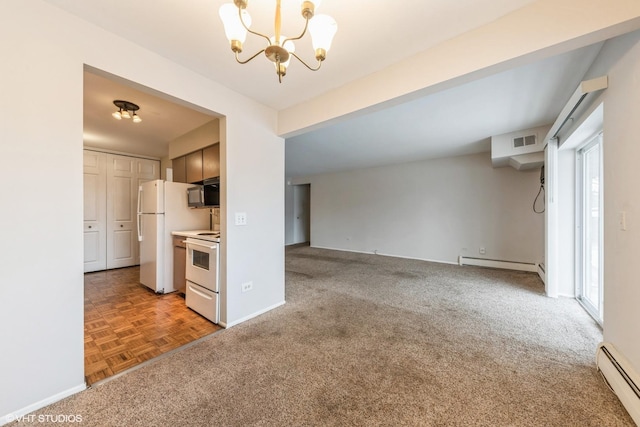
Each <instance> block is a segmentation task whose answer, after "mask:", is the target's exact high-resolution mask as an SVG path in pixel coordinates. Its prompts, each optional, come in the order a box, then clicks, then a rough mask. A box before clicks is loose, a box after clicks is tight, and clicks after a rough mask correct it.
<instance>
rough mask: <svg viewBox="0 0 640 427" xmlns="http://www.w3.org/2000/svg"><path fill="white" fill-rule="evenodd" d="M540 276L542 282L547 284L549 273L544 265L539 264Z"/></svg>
mask: <svg viewBox="0 0 640 427" xmlns="http://www.w3.org/2000/svg"><path fill="white" fill-rule="evenodd" d="M538 276H540V279H541V280H542V283H544V284H545V285H546V284H547V273H546V272H545V271H544V265H542V264H538Z"/></svg>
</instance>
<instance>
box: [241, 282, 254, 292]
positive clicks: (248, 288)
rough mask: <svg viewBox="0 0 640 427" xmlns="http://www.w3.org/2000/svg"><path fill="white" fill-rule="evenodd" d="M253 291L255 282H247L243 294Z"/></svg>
mask: <svg viewBox="0 0 640 427" xmlns="http://www.w3.org/2000/svg"><path fill="white" fill-rule="evenodd" d="M252 289H253V282H246V283H243V284H242V292H243V293H244V292H249V291H250V290H252Z"/></svg>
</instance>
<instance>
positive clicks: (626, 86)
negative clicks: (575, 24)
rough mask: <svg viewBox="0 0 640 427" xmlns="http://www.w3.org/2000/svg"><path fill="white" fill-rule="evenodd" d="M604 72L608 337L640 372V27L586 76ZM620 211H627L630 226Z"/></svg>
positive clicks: (608, 46)
mask: <svg viewBox="0 0 640 427" xmlns="http://www.w3.org/2000/svg"><path fill="white" fill-rule="evenodd" d="M603 74H607V75H608V76H609V87H608V89H606V90H605V91H604V92H603V93H602V95H601V96H600V99H599V100H597V102H598V103H599V102H604V142H603V148H604V153H603V159H604V339H605V341H610V342H611V343H613V344H614V346H616V347H617V348H618V350H620V352H621V353H622V354H623V355H624V356H625V357H626V358H627V359H628V360H629V361H630V362H631V364H632V366H633V368H634V369H635V371H636V372H640V335H639V333H638V331H639V325H640V286H639V285H638V278H637V277H638V268H637V265H638V258H639V257H640V193H639V192H638V184H639V183H640V168H639V167H638V159H640V144H638V135H640V120H638V118H639V117H640V81H639V80H638V76H640V32H634V33H631V34H628V35H625V36H621V37H619V38H617V39H614V40H611V41H609V42H607V43H605V45H604V46H603V48H602V51H601V53H600V55H599V56H598V58H597V59H596V61H595V62H594V65H593V66H592V68H591V69H590V71H589V72H588V73H587V76H586V77H587V78H593V77H596V76H600V75H603ZM619 212H626V215H627V230H626V231H622V230H620V229H619V227H618V213H619Z"/></svg>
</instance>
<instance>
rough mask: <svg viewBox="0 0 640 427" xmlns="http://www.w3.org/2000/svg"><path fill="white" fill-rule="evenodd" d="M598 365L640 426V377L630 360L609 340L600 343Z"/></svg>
mask: <svg viewBox="0 0 640 427" xmlns="http://www.w3.org/2000/svg"><path fill="white" fill-rule="evenodd" d="M596 365H597V367H598V371H600V373H601V374H602V376H603V377H604V380H605V381H606V383H607V384H608V385H609V387H610V388H611V390H613V392H614V393H615V394H616V396H617V397H618V399H620V402H622V404H623V405H624V407H625V409H626V410H627V412H628V413H629V415H631V418H632V419H633V421H634V422H635V423H636V424H637V425H639V426H640V388H639V387H640V377H639V376H638V374H637V373H636V372H635V371H634V370H633V368H632V367H631V364H630V363H629V361H628V360H627V359H626V358H625V357H624V356H623V355H622V354H621V353H620V352H619V351H618V350H616V348H615V347H614V346H613V345H612V344H611V343H608V342H603V343H600V344H599V345H598V350H597V352H596Z"/></svg>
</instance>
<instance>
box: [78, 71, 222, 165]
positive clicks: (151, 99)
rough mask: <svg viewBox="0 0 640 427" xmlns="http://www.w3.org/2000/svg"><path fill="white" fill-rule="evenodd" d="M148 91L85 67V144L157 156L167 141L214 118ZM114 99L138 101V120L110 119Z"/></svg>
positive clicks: (162, 155) (114, 108)
mask: <svg viewBox="0 0 640 427" xmlns="http://www.w3.org/2000/svg"><path fill="white" fill-rule="evenodd" d="M138 88H139V87H138ZM140 89H142V88H140ZM150 92H151V91H148V90H145V91H143V90H139V89H136V88H134V87H132V85H131V84H130V83H129V84H128V83H127V82H124V81H123V80H120V79H117V78H115V77H114V76H105V75H104V73H100V75H99V74H96V73H95V72H92V71H85V73H84V114H83V116H84V144H85V146H88V147H93V148H100V149H105V150H111V151H119V152H123V153H130V154H138V155H143V156H151V157H159V158H160V157H164V156H166V155H167V153H168V150H169V141H171V140H173V139H176V138H177V137H179V136H182V135H184V134H185V133H187V132H189V131H191V130H193V129H195V128H197V127H199V126H202V125H203V124H205V123H207V122H209V121H211V120H213V119H214V118H215V117H214V116H212V115H211V114H206V113H202V112H199V111H196V110H195V109H193V108H189V107H188V106H184V105H182V104H183V103H182V104H178V103H176V102H173V101H170V100H167V99H166V97H158V96H155V95H153V94H152V93H150ZM118 99H119V100H124V101H129V102H132V103H134V104H136V105H138V107H140V110H138V115H139V116H140V118H141V119H142V122H140V123H133V122H132V120H127V119H121V120H116V119H114V118H113V117H112V116H111V113H113V112H115V111H116V110H118V108H117V107H116V106H115V105H114V104H113V101H115V100H118Z"/></svg>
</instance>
